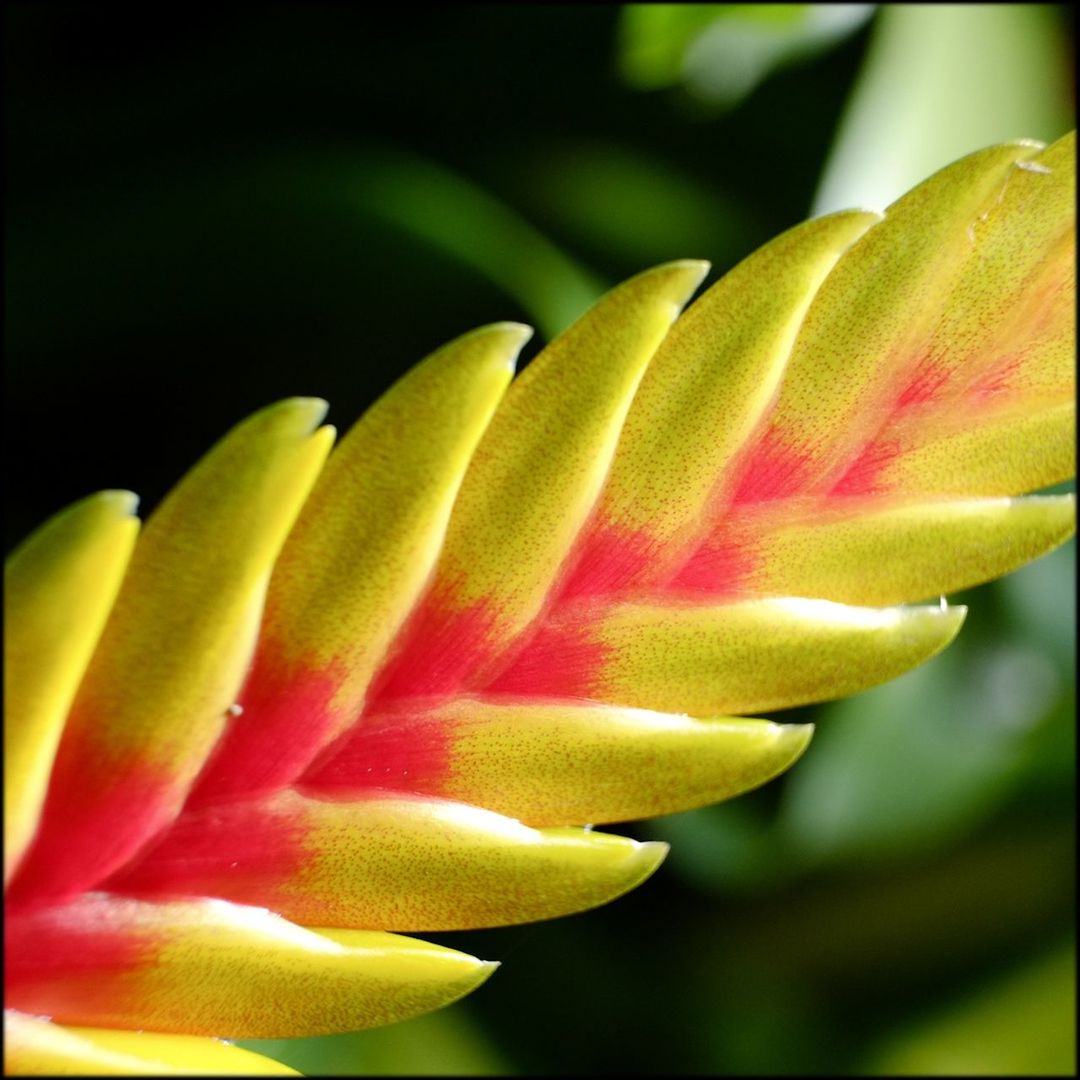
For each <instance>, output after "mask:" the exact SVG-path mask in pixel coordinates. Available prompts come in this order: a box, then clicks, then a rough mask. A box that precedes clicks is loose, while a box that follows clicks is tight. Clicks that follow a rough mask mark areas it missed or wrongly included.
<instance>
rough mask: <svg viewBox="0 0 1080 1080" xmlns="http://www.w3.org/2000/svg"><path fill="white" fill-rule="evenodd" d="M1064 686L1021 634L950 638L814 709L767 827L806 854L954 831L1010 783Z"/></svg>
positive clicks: (932, 840)
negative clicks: (950, 644)
mask: <svg viewBox="0 0 1080 1080" xmlns="http://www.w3.org/2000/svg"><path fill="white" fill-rule="evenodd" d="M1064 692H1065V688H1064V687H1063V686H1062V684H1061V679H1060V676H1059V674H1058V672H1057V670H1056V669H1055V667H1054V665H1053V664H1052V663H1051V662H1050V661H1049V660H1048V659H1047V658H1046V657H1045V656H1044V655H1043V654H1042V653H1041V652H1039V651H1038V650H1036V649H1034V648H1033V647H1032V646H1031V645H1030V644H1028V643H1027V642H1025V641H1024V639H1022V638H1015V637H1014V638H1006V639H1005V640H1004V641H1001V642H997V643H995V644H993V645H992V646H990V647H988V648H977V647H971V646H969V647H966V648H961V647H960V646H958V645H957V646H954V648H952V649H950V650H949V651H947V652H946V653H943V654H942V655H941V656H939V657H936V658H935V659H934V660H933V661H931V662H930V663H928V664H925V665H924V666H923V667H921V668H918V669H916V670H915V671H912V672H910V673H908V674H907V675H905V676H903V677H901V678H900V679H897V680H896V681H895V682H893V683H890V684H887V685H886V686H883V687H878V688H876V689H875V690H872V691H870V692H869V693H866V694H863V695H860V696H858V697H855V698H851V699H848V700H846V701H843V702H839V703H837V704H836V705H834V706H832V707H831V708H830V709H828V710H827V711H826V715H825V717H824V718H823V719H822V721H821V722H820V723H819V725H818V729H817V734H816V736H815V740H814V747H813V751H814V752H813V753H810V754H807V756H806V758H805V759H804V760H803V762H802V763H801V764H800V768H799V769H798V770H796V771H795V772H794V773H793V774H792V776H791V778H790V780H789V782H788V784H787V786H786V788H785V792H784V802H783V807H782V811H781V815H780V819H779V827H780V828H781V829H782V830H783V831H784V832H786V833H787V835H788V837H789V840H790V843H791V846H792V847H797V848H798V849H800V851H801V852H802V853H803V854H804V855H805V856H808V857H810V858H826V859H834V858H842V859H853V858H858V859H860V860H867V859H874V860H878V859H889V858H895V857H896V856H897V855H899V854H908V853H910V852H912V851H917V850H922V849H924V848H928V847H936V846H939V845H942V844H944V843H945V842H947V841H950V840H954V839H956V838H957V837H958V836H960V835H962V834H963V833H964V832H965V831H966V830H968V829H969V828H971V827H973V826H974V825H975V824H977V823H978V822H979V821H980V820H982V819H983V818H984V817H985V816H986V815H987V814H988V813H989V812H990V811H991V810H993V809H994V808H995V807H996V805H997V804H998V803H999V802H1000V801H1001V800H1002V798H1003V797H1004V796H1005V795H1006V794H1007V793H1009V792H1010V791H1012V790H1015V788H1016V786H1017V785H1018V784H1019V783H1020V782H1021V778H1022V775H1023V767H1024V765H1025V763H1026V761H1027V751H1028V747H1029V745H1030V742H1031V740H1032V737H1033V733H1034V732H1035V731H1036V730H1037V729H1038V728H1039V727H1040V726H1041V725H1043V724H1047V723H1053V722H1054V721H1055V719H1057V722H1059V723H1060V715H1061V714H1056V716H1055V713H1054V711H1053V706H1054V705H1055V704H1056V703H1057V701H1058V700H1059V698H1060V697H1061V695H1062V694H1063V693H1064Z"/></svg>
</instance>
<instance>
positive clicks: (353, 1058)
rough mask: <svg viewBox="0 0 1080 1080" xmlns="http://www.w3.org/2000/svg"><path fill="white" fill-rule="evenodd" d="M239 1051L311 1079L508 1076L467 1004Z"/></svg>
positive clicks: (258, 1042) (251, 1044) (250, 1042)
mask: <svg viewBox="0 0 1080 1080" xmlns="http://www.w3.org/2000/svg"><path fill="white" fill-rule="evenodd" d="M238 1045H240V1046H244V1047H246V1048H247V1049H248V1050H254V1051H255V1052H256V1053H259V1054H266V1055H267V1056H268V1057H272V1058H274V1059H275V1060H276V1061H281V1062H284V1063H285V1064H286V1065H291V1066H292V1067H293V1068H294V1069H298V1070H300V1072H302V1073H305V1074H306V1075H308V1076H509V1075H512V1072H511V1071H510V1070H509V1068H508V1066H507V1064H506V1062H505V1061H503V1059H502V1058H501V1057H500V1055H499V1054H498V1053H497V1052H496V1050H495V1049H494V1047H492V1045H491V1043H490V1042H489V1041H488V1040H487V1038H486V1037H485V1035H484V1033H483V1032H482V1030H481V1029H480V1028H479V1027H478V1026H477V1025H476V1024H475V1022H473V1020H472V1019H471V1018H470V1016H469V1012H468V1006H466V1005H465V1004H464V1003H458V1004H457V1005H451V1006H449V1007H448V1008H445V1009H440V1010H438V1011H437V1012H433V1013H428V1014H427V1015H426V1016H418V1017H416V1019H414V1020H406V1021H404V1022H403V1023H398V1024H391V1025H390V1026H389V1027H382V1028H373V1029H372V1030H370V1031H360V1032H357V1033H355V1034H352V1035H326V1036H323V1037H321V1038H313V1039H247V1040H244V1041H242V1042H240V1043H238Z"/></svg>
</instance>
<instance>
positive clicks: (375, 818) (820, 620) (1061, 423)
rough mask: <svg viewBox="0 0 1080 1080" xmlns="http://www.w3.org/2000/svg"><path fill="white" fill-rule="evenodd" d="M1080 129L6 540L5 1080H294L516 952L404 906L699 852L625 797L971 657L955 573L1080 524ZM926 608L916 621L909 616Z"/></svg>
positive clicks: (662, 802) (543, 897)
mask: <svg viewBox="0 0 1080 1080" xmlns="http://www.w3.org/2000/svg"><path fill="white" fill-rule="evenodd" d="M1074 153H1075V151H1074V137H1073V136H1071V135H1070V136H1067V137H1066V138H1064V139H1062V140H1060V141H1059V142H1057V143H1055V144H1053V145H1051V146H1049V147H1046V148H1044V147H1042V146H1040V145H1039V144H1035V143H1029V142H1016V143H1009V144H1005V145H1001V146H994V147H991V148H989V149H986V150H983V151H980V152H978V153H975V154H972V155H970V156H968V157H966V158H964V159H963V160H961V161H959V162H957V163H956V164H954V165H952V166H950V167H949V168H947V169H944V170H942V171H941V172H939V173H937V174H936V175H934V176H933V177H931V178H930V179H929V180H927V181H925V182H924V183H923V184H921V185H920V186H919V187H917V188H915V189H914V190H913V191H911V192H910V193H908V194H907V195H906V196H904V197H903V198H902V199H900V200H899V201H898V202H897V203H896V204H894V205H893V206H891V207H890V208H889V209H888V211H887V212H886V213H885V214H884V215H879V214H874V213H869V212H862V211H850V212H845V213H839V214H833V215H830V216H827V217H822V218H819V219H816V220H813V221H810V222H807V223H806V224H803V225H800V226H798V227H796V228H794V229H791V230H790V231H788V232H786V233H784V234H783V235H782V236H780V237H778V238H777V239H776V240H774V241H773V242H772V243H770V244H768V245H766V246H765V247H764V248H762V249H761V250H760V251H758V252H756V253H755V254H753V255H751V256H750V257H749V258H748V259H746V260H745V261H744V262H743V263H741V264H740V265H739V266H737V267H736V268H735V269H734V270H732V271H731V272H730V273H729V274H727V275H726V276H725V277H724V278H722V279H721V280H720V281H719V282H718V283H717V284H715V285H714V286H713V287H712V288H710V289H709V290H708V291H707V292H705V293H704V294H703V295H702V296H701V297H700V298H699V299H698V300H697V301H696V302H695V303H694V304H693V305H692V306H690V307H689V308H688V309H687V310H686V312H685V313H684V314H681V315H680V312H681V310H682V308H683V306H684V305H685V304H686V303H687V301H688V300H689V298H690V296H691V295H692V294H693V292H694V291H695V290H696V288H697V287H698V285H699V284H700V282H701V280H702V278H703V277H704V275H705V273H706V271H707V266H706V264H704V263H702V262H696V261H682V262H674V263H670V264H667V265H665V266H661V267H658V268H656V269H653V270H650V271H647V272H646V273H643V274H640V275H639V276H637V277H635V278H633V279H631V280H630V281H628V282H626V283H624V284H623V285H621V286H619V287H618V288H616V289H614V290H612V291H611V292H610V293H609V294H608V295H606V296H605V297H603V298H602V299H601V300H600V301H599V302H598V303H597V304H596V305H595V306H594V307H593V308H592V309H591V310H590V311H589V312H587V313H586V314H585V315H584V316H583V317H582V318H581V319H580V320H579V321H578V322H577V323H576V324H575V325H574V326H572V327H571V328H570V329H568V330H567V331H566V332H565V333H563V334H562V335H561V336H560V337H558V338H557V339H556V340H555V341H553V342H552V343H551V344H550V345H549V346H548V347H547V348H546V349H545V350H544V351H543V352H542V353H541V354H540V355H539V356H538V357H537V358H536V359H535V360H534V361H533V362H532V363H531V364H530V365H529V366H528V367H527V368H526V370H525V371H524V373H523V374H522V375H521V376H520V377H518V378H517V379H516V380H513V381H511V379H512V375H513V368H514V363H515V359H516V357H517V354H518V351H519V350H520V349H521V347H522V345H523V344H524V343H525V341H526V340H527V338H528V336H529V334H530V331H529V330H528V328H526V327H523V326H520V325H518V324H514V323H498V324H495V325H492V326H487V327H484V328H482V329H480V330H476V331H474V332H472V333H470V334H466V335H465V336H463V337H461V338H458V339H457V340H456V341H454V342H451V343H450V344H449V345H447V346H445V347H444V348H442V349H440V350H439V351H437V352H436V353H434V354H433V355H431V356H430V357H428V358H427V359H426V360H425V361H424V362H423V363H421V364H420V365H419V366H418V367H416V368H415V369H414V370H413V371H411V372H410V373H409V374H407V375H406V376H405V377H404V378H402V379H401V380H400V381H399V382H398V383H397V384H396V385H395V386H394V387H393V388H392V389H391V390H390V391H389V392H388V393H387V394H386V395H385V397H383V398H382V399H381V400H380V401H378V402H377V403H376V404H375V405H374V406H373V407H372V408H371V409H370V410H369V411H368V413H367V414H366V415H365V416H364V417H363V418H362V419H361V420H360V421H359V422H358V423H357V424H356V425H355V426H354V427H353V428H352V430H351V431H350V432H349V433H348V434H347V435H346V436H345V437H344V438H343V439H342V440H341V442H340V444H339V445H338V446H337V448H336V449H334V451H333V453H331V452H330V451H331V444H332V441H333V429H332V428H329V427H321V426H319V425H320V423H321V420H322V418H323V415H324V413H325V408H326V407H325V405H324V403H322V402H321V401H317V400H313V399H307V398H295V399H290V400H287V401H283V402H280V403H278V404H276V405H272V406H270V407H269V408H266V409H263V410H262V411H261V412H258V413H256V414H255V415H254V416H252V417H250V418H249V419H248V420H246V421H245V422H244V423H242V424H240V425H239V426H238V427H237V428H235V429H234V430H233V431H232V432H230V433H229V434H228V435H227V436H226V437H225V438H224V439H223V440H222V441H221V442H220V443H218V444H217V446H215V447H214V448H213V449H212V450H211V451H210V452H209V454H207V456H206V457H205V458H203V460H202V461H201V462H199V464H198V465H196V466H195V468H194V469H193V470H192V471H191V472H190V473H189V474H188V475H187V476H186V477H185V478H184V479H183V480H182V481H181V483H180V484H179V485H178V486H177V487H176V488H175V489H174V490H173V492H172V493H171V494H170V495H169V496H168V498H167V499H166V500H165V501H164V502H163V503H162V505H161V506H160V508H159V509H158V510H157V511H156V512H155V513H154V514H153V515H152V516H151V517H150V518H149V520H148V522H147V524H146V526H145V528H144V529H143V530H142V532H141V534H139V535H138V536H137V533H138V521H137V519H136V517H135V500H134V497H133V496H131V495H129V494H128V493H126V492H116V491H107V492H102V493H99V494H97V495H94V496H91V497H89V498H88V499H85V500H83V501H82V502H80V503H77V504H75V505H74V506H72V507H69V508H68V509H67V510H64V511H63V512H61V513H60V514H58V515H57V516H56V517H54V518H53V519H52V520H50V521H49V522H47V523H46V524H45V525H44V526H43V527H42V528H41V529H39V530H38V531H37V532H36V533H35V534H34V535H33V536H31V537H30V538H29V539H28V540H27V541H26V542H25V543H24V544H23V545H22V546H21V547H20V548H19V549H18V550H17V551H16V552H15V554H14V555H13V556H12V557H11V559H10V560H9V563H8V567H7V571H6V586H7V587H6V598H5V625H6V645H5V662H6V668H7V671H6V675H7V678H6V680H5V712H6V718H5V744H4V745H5V869H4V873H5V883H6V899H7V914H6V964H7V969H6V979H7V988H8V996H7V1004H8V1006H9V1007H10V1008H9V1012H8V1014H7V1039H6V1045H7V1068H8V1071H9V1072H15V1073H33V1072H38V1073H42V1072H44V1073H49V1072H56V1071H60V1070H61V1069H68V1070H70V1069H72V1068H75V1069H78V1068H85V1069H91V1068H92V1069H93V1070H95V1071H99V1072H100V1071H112V1072H125V1071H126V1072H134V1073H138V1072H162V1071H174V1072H186V1071H192V1070H199V1069H201V1070H203V1071H211V1072H240V1073H245V1072H246V1073H253V1072H258V1071H263V1072H275V1071H276V1072H287V1071H289V1070H287V1069H285V1067H284V1066H279V1065H278V1064H277V1063H276V1062H272V1061H270V1060H269V1059H265V1058H261V1057H259V1056H257V1055H253V1054H250V1053H248V1052H247V1051H243V1050H240V1049H238V1048H236V1047H233V1046H230V1045H227V1044H224V1043H221V1042H219V1041H217V1039H219V1038H243V1037H247V1038H260V1037H289V1036H300V1035H311V1034H320V1033H327V1032H335V1031H348V1030H354V1029H360V1028H363V1027H370V1026H375V1025H379V1024H385V1023H390V1022H393V1021H395V1020H398V1019H402V1018H405V1017H408V1016H412V1015H415V1014H418V1013H421V1012H424V1011H427V1010H430V1009H433V1008H437V1007H439V1006H441V1005H444V1004H447V1003H448V1002H451V1001H453V1000H455V999H457V998H459V997H461V996H462V995H463V994H466V993H468V992H469V991H470V990H472V989H474V988H475V987H477V986H478V985H480V983H482V982H483V981H484V980H485V979H486V978H487V977H488V976H489V974H490V973H491V971H492V970H493V968H494V967H495V965H494V964H490V963H484V962H482V961H480V960H477V959H475V958H473V957H470V956H467V955H465V954H462V953H459V952H456V951H454V950H451V949H448V948H444V947H441V946H436V945H432V944H428V943H426V942H423V941H418V940H415V939H411V938H408V937H402V936H399V935H398V934H396V933H393V932H394V931H421V932H422V931H436V930H446V929H460V928H470V927H484V926H496V925H502V924H508V923H518V922H525V921H529V920H535V919H546V918H551V917H553V916H557V915H562V914H566V913H568V912H572V911H578V910H582V909H585V908H588V907H592V906H595V905H597V904H602V903H605V902H606V901H608V900H611V899H612V898H614V897H616V896H619V895H620V894H622V893H624V892H626V891H627V890H629V889H631V888H633V887H635V886H636V885H638V884H640V883H641V882H642V881H643V880H644V879H645V878H647V877H648V876H649V875H650V874H651V873H652V872H653V871H654V870H655V869H656V867H657V866H658V865H659V864H660V862H661V861H662V859H663V857H664V854H665V852H666V850H667V849H666V845H664V844H660V843H639V842H637V841H634V840H629V839H625V838H622V837H618V836H615V835H610V834H608V833H606V832H600V831H594V830H592V829H591V828H590V827H587V824H588V825H591V823H606V822H613V821H620V820H627V819H634V818H642V817H647V816H651V815H656V814H667V813H672V812H675V811H679V810H685V809H688V808H691V807H696V806H701V805H705V804H708V803H711V802H715V801H717V800H720V799H725V798H728V797H730V796H733V795H736V794H739V793H740V792H743V791H746V790H748V789H751V788H754V787H756V786H758V785H760V784H762V783H764V782H765V781H767V780H769V779H770V778H772V777H774V776H775V775H777V774H778V773H780V772H782V771H783V770H785V769H786V768H787V767H788V766H790V765H791V764H792V763H793V762H794V761H795V760H796V759H797V758H798V757H799V755H800V754H801V753H802V752H803V751H804V750H805V748H806V746H807V744H808V742H809V739H810V736H811V728H810V727H809V726H808V725H801V724H781V723H775V722H772V721H770V720H766V719H755V718H753V716H754V714H761V713H767V712H771V711H773V710H779V709H785V708H788V707H791V706H797V705H803V704H807V703H811V702H817V701H822V700H826V699H829V698H834V697H838V696H841V695H845V694H852V693H856V692H858V691H860V690H862V689H865V688H867V687H870V686H873V685H875V684H878V683H880V682H883V681H885V680H887V679H890V678H893V677H894V676H896V675H899V674H900V673H901V672H904V671H906V670H908V669H910V668H911V667H913V666H915V665H917V664H919V663H921V662H922V661H923V660H926V659H927V658H928V657H931V656H933V655H934V654H935V653H937V652H938V651H939V650H941V649H942V648H944V647H945V646H946V645H947V644H948V643H949V642H950V641H951V640H952V638H953V637H954V635H955V634H956V633H957V631H958V630H959V628H960V624H961V622H962V620H963V616H964V609H963V608H960V607H955V606H949V605H948V604H947V603H945V602H944V601H943V600H940V598H941V597H944V596H945V595H946V594H949V593H952V592H955V591H957V590H960V589H964V588H967V587H968V586H971V585H974V584H977V583H979V582H983V581H987V580H989V579H991V578H994V577H997V576H999V575H1002V574H1005V573H1007V572H1009V571H1011V570H1013V569H1014V568H1016V567H1018V566H1020V565H1022V564H1023V563H1025V562H1027V561H1029V560H1031V559H1033V558H1036V557H1037V556H1039V555H1041V554H1043V553H1045V552H1046V551H1049V550H1050V549H1052V548H1053V547H1055V546H1057V545H1058V544H1060V543H1062V542H1063V541H1064V540H1065V539H1066V538H1067V537H1068V536H1069V535H1071V533H1072V532H1073V530H1074V523H1075V505H1074V499H1073V497H1072V496H1068V495H1033V496H1026V497H1020V496H1023V495H1024V493H1025V492H1028V491H1032V490H1038V489H1041V488H1045V487H1047V486H1049V485H1052V484H1055V483H1058V482H1060V481H1063V480H1066V479H1068V478H1069V477H1070V476H1072V475H1073V472H1074V470H1075V448H1074V438H1075V385H1074V384H1075V377H1074V366H1073V353H1074V348H1075V308H1074V297H1075V270H1074V246H1075V241H1074V232H1075V192H1074V175H1075V167H1074ZM907 605H912V606H907Z"/></svg>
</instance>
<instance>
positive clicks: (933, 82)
mask: <svg viewBox="0 0 1080 1080" xmlns="http://www.w3.org/2000/svg"><path fill="white" fill-rule="evenodd" d="M1063 18H1064V10H1063V8H1062V6H1061V5H1057V4H883V5H882V6H881V11H880V13H879V14H878V17H877V19H876V20H875V23H874V27H873V38H872V41H871V43H870V48H869V51H868V53H867V56H866V59H865V60H864V62H863V69H862V72H861V73H860V75H859V78H858V82H857V83H856V85H855V89H854V91H853V93H852V95H851V98H850V99H849V101H848V104H847V107H846V109H845V112H844V116H843V118H842V120H841V122H840V126H839V130H838V132H837V135H836V139H835V142H834V144H833V149H832V151H831V153H830V157H829V162H828V164H827V166H826V168H825V171H824V174H823V176H822V179H821V183H820V186H819V187H818V192H817V195H816V197H815V199H814V207H813V212H814V213H815V214H825V213H829V212H830V211H833V210H841V209H845V208H847V207H852V206H863V207H868V208H870V209H875V210H881V209H884V208H885V207H886V206H888V205H889V203H891V202H893V200H895V199H896V198H898V197H899V196H900V195H902V194H903V193H904V192H905V191H907V190H908V188H910V187H911V186H912V185H913V184H915V183H917V182H918V181H919V180H921V179H923V178H924V177H926V176H929V175H930V174H931V173H933V172H936V171H937V170H938V169H940V168H942V167H944V166H945V165H947V164H948V163H949V162H950V161H953V160H955V159H956V158H958V157H961V156H963V155H964V154H967V153H969V152H970V151H972V150H978V149H979V148H981V147H983V146H988V145H990V144H991V143H996V142H1004V141H1006V140H1008V139H1019V138H1030V139H1041V140H1043V141H1044V142H1051V141H1053V140H1054V139H1056V138H1058V137H1059V136H1061V135H1063V134H1065V132H1066V131H1068V130H1069V128H1070V127H1072V126H1073V124H1074V123H1075V120H1074V111H1073V107H1072V104H1071V103H1072V96H1073V95H1072V91H1071V90H1070V87H1069V79H1070V75H1069V67H1068V62H1069V60H1068V54H1067V52H1066V50H1065V46H1064V42H1063V40H1062V36H1061V20H1062V19H1063Z"/></svg>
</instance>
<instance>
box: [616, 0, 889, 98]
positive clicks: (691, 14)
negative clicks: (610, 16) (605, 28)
mask: <svg viewBox="0 0 1080 1080" xmlns="http://www.w3.org/2000/svg"><path fill="white" fill-rule="evenodd" d="M875 6H876V5H874V4H702V5H696V4H627V5H626V6H625V7H624V8H623V12H622V22H621V25H620V35H619V45H620V66H621V69H622V73H623V76H624V77H625V78H626V80H627V81H628V82H630V83H631V84H632V85H634V86H638V87H640V88H642V89H656V88H659V87H665V86H672V85H674V84H676V83H679V82H682V83H684V84H685V86H686V88H687V90H689V91H690V93H691V94H693V95H695V96H696V97H698V98H700V99H701V100H703V101H705V102H709V103H710V104H713V105H717V106H721V107H724V108H730V107H731V106H733V105H735V104H737V103H738V102H739V101H740V100H742V98H744V97H745V96H746V95H747V94H749V93H750V92H751V91H752V90H753V89H754V87H756V86H757V85H758V84H759V83H760V82H762V80H764V79H765V78H767V77H768V76H769V75H770V74H771V73H772V72H773V71H775V70H776V69H778V68H780V67H783V66H784V65H786V64H789V63H792V62H794V61H797V60H800V59H803V58H805V57H808V56H812V55H814V54H815V53H817V52H820V51H822V50H824V49H826V48H828V47H829V46H830V45H832V44H834V43H835V42H837V41H840V40H841V39H843V38H844V37H846V36H847V35H848V34H850V33H852V32H853V31H855V30H856V29H858V27H859V26H861V25H862V24H863V23H864V22H865V21H866V20H867V19H868V18H869V17H870V15H871V14H872V13H873V10H874V7H875Z"/></svg>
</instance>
